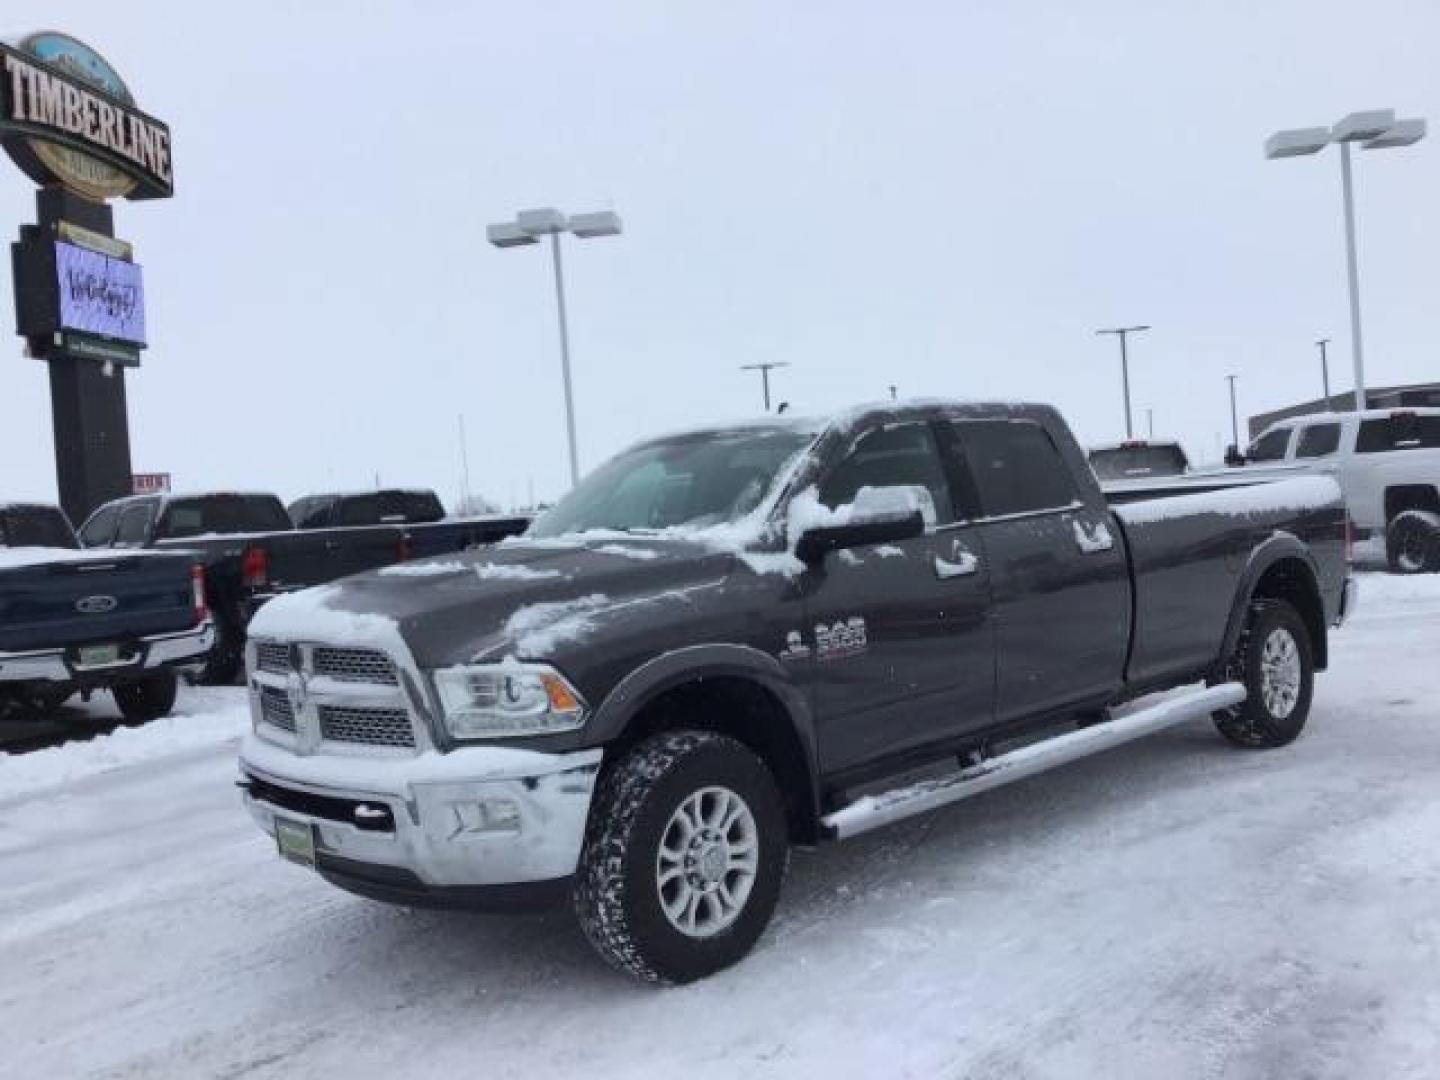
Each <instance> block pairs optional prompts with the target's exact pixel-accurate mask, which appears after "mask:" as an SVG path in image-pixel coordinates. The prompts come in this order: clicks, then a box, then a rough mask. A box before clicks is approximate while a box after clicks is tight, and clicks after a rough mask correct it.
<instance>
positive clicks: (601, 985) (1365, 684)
mask: <svg viewBox="0 0 1440 1080" xmlns="http://www.w3.org/2000/svg"><path fill="white" fill-rule="evenodd" d="M1364 589H1365V591H1364V596H1363V603H1362V608H1361V612H1360V614H1359V616H1358V617H1357V618H1356V619H1355V620H1354V621H1353V622H1352V623H1351V624H1350V625H1349V626H1347V627H1346V628H1345V629H1344V630H1342V631H1341V632H1339V633H1338V634H1337V635H1336V636H1335V637H1334V639H1333V652H1334V656H1333V668H1332V671H1331V672H1330V673H1329V674H1328V675H1325V676H1323V677H1322V679H1321V682H1320V684H1319V687H1318V690H1317V694H1316V706H1315V710H1314V713H1313V715H1312V718H1311V726H1310V729H1309V730H1308V731H1307V732H1306V734H1305V736H1304V737H1303V738H1302V739H1301V740H1300V741H1299V742H1298V743H1297V744H1296V745H1295V746H1293V747H1291V748H1289V749H1287V750H1282V751H1277V752H1273V753H1244V752H1240V751H1236V750H1232V749H1230V748H1229V747H1228V746H1226V745H1225V744H1224V743H1222V742H1221V741H1220V740H1219V738H1218V737H1217V736H1215V735H1214V734H1213V732H1212V731H1211V730H1210V728H1209V726H1208V724H1206V723H1203V722H1202V723H1195V724H1193V725H1189V726H1186V727H1183V728H1181V729H1179V730H1176V731H1172V732H1169V733H1166V734H1163V735H1159V736H1156V737H1153V738H1150V739H1147V740H1144V741H1142V742H1140V743H1136V744H1133V745H1131V746H1128V747H1125V748H1122V749H1120V750H1117V751H1113V752H1111V753H1110V754H1108V755H1105V756H1102V757H1097V758H1093V759H1090V760H1088V761H1084V762H1080V763H1078V764H1075V765H1071V766H1069V767H1067V768H1065V769H1062V770H1059V771H1057V772H1053V773H1050V774H1048V775H1044V776H1040V777H1037V778H1035V779H1032V780H1029V781H1026V782H1023V783H1021V784H1017V785H1015V786H1014V787H1011V788H1006V789H1003V790H1001V791H998V792H994V793H991V794H989V795H985V796H982V797H980V798H977V799H975V800H973V801H971V802H967V803H963V804H961V805H959V806H957V807H954V808H952V809H950V810H948V811H941V812H939V813H937V814H934V815H931V816H929V817H926V818H922V819H916V820H912V821H910V822H907V823H905V824H903V825H899V826H896V827H894V828H891V829H889V830H885V831H882V832H880V833H878V834H874V835H871V836H867V837H865V838H862V839H860V840H857V841H854V842H852V843H850V844H847V845H841V846H835V847H830V848H827V849H824V850H821V851H818V852H812V853H798V854H797V855H796V857H795V859H794V861H793V863H792V872H791V876H790V879H789V881H788V883H787V886H786V890H785V894H784V896H783V898H782V901H781V908H780V911H779V914H778V918H777V921H776V924H775V925H774V926H773V927H772V929H771V931H770V932H769V933H768V934H767V935H766V937H765V938H764V939H763V940H762V942H761V945H760V948H759V950H758V951H757V953H756V954H755V955H754V956H752V957H751V958H750V959H749V960H748V961H746V962H745V963H743V964H742V965H740V966H739V967H738V968H735V969H733V970H731V971H728V972H725V973H723V974H721V975H720V976H718V977H715V978H712V979H710V980H709V981H707V982H704V983H701V984H698V985H695V986H691V987H687V988H683V989H679V990H671V991H656V990H652V989H648V988H645V987H642V986H639V985H637V984H633V983H631V982H629V981H627V980H626V979H624V978H622V977H620V976H618V975H615V974H613V973H611V972H610V971H609V970H608V969H606V968H604V967H603V966H601V964H600V963H599V961H598V960H597V959H596V958H595V957H594V956H592V954H591V953H590V951H589V949H588V948H587V946H586V945H585V943H584V941H583V939H582V937H581V935H580V933H579V931H578V930H576V929H575V927H574V926H573V925H572V924H571V922H570V920H569V919H568V918H567V917H566V916H565V914H564V913H563V912H556V913H554V914H552V915H547V916H543V917H538V918H534V917H532V918H500V917H487V916H472V915H463V914H444V913H431V912H412V911H405V910H399V909H394V908H388V907H385V906H382V905H378V904H373V903H370V902H368V901H365V900H361V899H357V898H353V897H350V896H347V895H345V894H343V893H340V892H337V891H336V890H334V889H332V888H330V887H329V886H327V885H325V884H324V883H323V882H321V881H320V880H319V879H317V878H315V877H312V876H311V875H309V874H308V873H306V872H305V871H303V870H300V869H298V868H295V867H293V866H290V865H288V864H285V863H282V862H280V861H279V860H278V859H277V858H276V857H275V855H274V852H273V850H272V847H271V844H270V842H269V841H268V840H267V839H266V838H265V837H263V836H261V835H260V834H259V833H258V832H257V831H256V830H255V829H254V828H253V827H252V825H251V823H250V821H249V820H248V818H246V817H245V816H244V814H243V812H242V811H241V809H240V806H239V801H238V798H237V796H236V794H235V792H234V790H233V788H232V787H231V786H230V785H231V781H232V780H233V778H234V763H233V745H232V743H231V742H229V741H225V740H226V734H227V732H226V727H227V725H233V724H234V723H235V722H236V719H237V717H238V716H239V715H240V714H239V713H238V712H236V711H235V706H238V704H239V697H240V692H239V691H238V690H236V691H224V692H221V697H220V698H212V699H210V704H209V707H210V708H211V715H209V716H208V717H202V716H190V717H186V718H182V719H181V720H178V721H175V722H173V723H172V724H170V725H169V726H167V727H154V728H152V729H145V730H143V731H138V732H136V731H125V732H121V733H119V734H118V735H117V736H114V737H111V738H113V739H114V740H116V741H115V742H114V743H113V747H114V752H113V753H111V752H110V751H107V750H105V749H101V748H97V747H104V746H106V745H108V744H107V740H106V739H103V738H102V739H97V740H95V741H94V742H92V743H89V744H83V745H78V746H75V747H70V748H66V749H65V750H61V751H42V752H41V753H45V754H51V753H53V754H54V755H55V757H54V758H52V759H48V761H49V763H48V764H46V765H44V766H32V765H28V764H27V762H26V757H15V758H10V759H0V1031H3V1032H4V1034H3V1035H0V1039H3V1045H0V1061H3V1062H4V1065H3V1067H0V1073H3V1074H4V1075H6V1076H16V1077H42V1076H43V1077H72V1076H74V1077H84V1076H125V1077H156V1076H170V1077H184V1078H187V1080H188V1078H194V1077H241V1076H243V1077H255V1078H263V1077H312V1076H323V1075H329V1076H350V1077H362V1076H384V1077H389V1078H398V1077H404V1078H407V1080H408V1078H412V1077H421V1078H423V1077H432V1076H433V1077H446V1078H449V1077H454V1076H485V1077H491V1078H496V1080H499V1078H503V1077H529V1078H533V1077H544V1076H572V1075H584V1076H586V1077H592V1078H601V1077H611V1076H642V1077H668V1076H685V1077H687V1078H696V1077H735V1076H746V1077H769V1076H799V1077H814V1076H827V1077H838V1078H844V1077H870V1076H874V1077H886V1078H891V1077H900V1076H924V1077H930V1076H943V1077H1014V1078H1032V1077H1033V1078H1042V1077H1045V1078H1049V1077H1055V1078H1061V1077H1065V1078H1068V1077H1089V1076H1100V1077H1105V1078H1107V1080H1113V1078H1125V1077H1166V1078H1175V1077H1220V1076H1225V1077H1235V1076H1240V1077H1245V1076H1277V1077H1299V1076H1307V1077H1331V1076H1333V1077H1345V1078H1347V1080H1348V1078H1353V1077H1386V1078H1393V1077H1406V1076H1413V1077H1433V1076H1435V1075H1437V1073H1440V671H1437V666H1436V658H1437V657H1440V577H1431V578H1420V579H1397V578H1390V577H1386V576H1383V575H1378V574H1367V575H1365V580H1364ZM222 700H224V701H228V702H229V704H228V705H227V704H221V701H222ZM240 722H241V723H243V720H241V721H240ZM187 724H190V725H193V727H195V728H197V729H198V728H201V727H203V728H205V729H206V730H205V731H203V732H199V733H197V732H190V733H189V734H188V735H186V736H182V735H181V732H183V731H184V730H185V728H186V726H187ZM192 736H194V738H192ZM217 740H219V741H217ZM29 756H31V757H33V756H35V755H29ZM67 756H74V757H76V759H77V762H78V763H77V764H76V765H75V766H74V767H73V768H72V767H70V766H67V765H61V764H58V762H60V760H61V759H62V758H65V757H67ZM31 770H33V772H32V771H31ZM102 770H103V771H102ZM42 774H43V775H42ZM7 777H8V780H7ZM60 781H63V786H62V785H60V784H59V783H58V782H60ZM7 787H8V790H10V791H11V792H14V793H17V794H13V795H9V796H7V795H6V794H5V791H6V790H7Z"/></svg>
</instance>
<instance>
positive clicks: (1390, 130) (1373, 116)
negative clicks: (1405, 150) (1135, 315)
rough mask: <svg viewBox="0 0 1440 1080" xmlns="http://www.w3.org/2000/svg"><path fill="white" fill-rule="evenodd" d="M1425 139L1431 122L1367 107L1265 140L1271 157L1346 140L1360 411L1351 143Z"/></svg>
mask: <svg viewBox="0 0 1440 1080" xmlns="http://www.w3.org/2000/svg"><path fill="white" fill-rule="evenodd" d="M1424 137H1425V121H1424V120H1423V119H1420V118H1418V117H1415V118H1409V119H1405V120H1397V119H1396V118H1395V110H1394V109H1367V110H1364V111H1363V112H1353V113H1350V114H1349V115H1348V116H1345V117H1342V118H1341V119H1340V120H1338V121H1336V122H1335V123H1334V124H1332V125H1331V126H1330V127H1329V128H1322V127H1311V128H1287V129H1286V130H1284V131H1277V132H1275V133H1274V134H1273V135H1271V136H1270V137H1269V138H1267V139H1266V140H1265V156H1266V157H1267V158H1271V159H1274V158H1286V157H1303V156H1306V155H1309V154H1318V153H1319V152H1320V151H1321V150H1323V149H1325V147H1327V146H1329V145H1330V144H1331V143H1339V144H1340V188H1341V201H1342V204H1343V205H1342V210H1343V214H1344V220H1345V272H1346V280H1347V283H1348V286H1349V292H1350V351H1351V354H1352V357H1353V359H1354V361H1355V409H1356V411H1357V412H1358V411H1361V410H1363V409H1364V408H1365V346H1364V341H1363V335H1362V333H1361V329H1360V270H1359V265H1358V260H1357V258H1356V255H1355V191H1354V184H1353V182H1352V179H1351V175H1350V145H1351V143H1357V142H1358V143H1359V144H1360V145H1361V148H1362V149H1365V150H1392V149H1395V148H1397V147H1402V146H1413V145H1414V144H1415V143H1417V142H1419V141H1420V140H1421V139H1423V138H1424Z"/></svg>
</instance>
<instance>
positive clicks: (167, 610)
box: [0, 503, 215, 722]
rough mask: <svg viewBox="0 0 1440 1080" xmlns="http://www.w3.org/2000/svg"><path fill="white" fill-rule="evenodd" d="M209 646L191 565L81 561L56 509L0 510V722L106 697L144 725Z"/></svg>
mask: <svg viewBox="0 0 1440 1080" xmlns="http://www.w3.org/2000/svg"><path fill="white" fill-rule="evenodd" d="M214 641H215V630H214V625H213V623H212V622H211V619H210V614H209V611H208V609H207V606H206V602H205V582H204V577H203V575H202V573H201V568H200V566H199V564H198V563H197V562H196V561H195V559H194V557H192V556H191V555H189V554H186V553H160V552H149V551H139V552H104V551H102V552H93V551H84V550H81V549H80V545H79V543H78V542H77V541H76V539H75V533H74V530H73V529H71V527H70V522H69V520H68V519H67V518H66V517H65V515H64V513H62V512H61V511H60V510H59V509H57V508H55V507H53V506H45V505H41V504H34V503H0V711H4V712H5V713H7V714H9V715H12V716H19V717H20V718H25V719H33V718H42V717H44V716H46V715H48V714H50V713H52V712H53V711H54V710H55V709H57V708H59V706H60V705H61V704H63V703H64V702H65V700H66V699H67V698H69V697H70V696H71V695H72V694H74V693H76V692H79V693H81V694H83V695H84V696H86V697H89V696H90V695H91V694H92V693H94V692H95V691H97V690H108V691H110V692H111V693H112V694H113V695H114V697H115V702H116V704H117V705H118V706H119V708H120V712H121V714H122V715H123V716H124V717H125V718H126V719H127V720H130V721H132V722H139V721H145V720H152V719H155V718H156V717H159V716H163V715H165V714H166V713H168V712H169V711H170V709H171V708H172V707H173V705H174V703H175V693H176V673H177V671H179V670H182V669H186V668H192V667H196V666H198V665H200V664H202V663H203V661H204V659H205V656H206V654H207V653H208V652H209V651H210V649H211V647H212V646H213V645H214Z"/></svg>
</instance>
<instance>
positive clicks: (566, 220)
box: [485, 208, 620, 487]
mask: <svg viewBox="0 0 1440 1080" xmlns="http://www.w3.org/2000/svg"><path fill="white" fill-rule="evenodd" d="M565 232H568V233H572V234H574V235H575V236H578V237H579V238H580V239H581V240H590V239H592V238H594V237H597V236H618V235H619V234H620V215H619V214H617V213H615V211H613V210H597V211H594V212H593V213H588V214H571V215H570V216H569V217H566V216H565V215H564V214H562V213H561V212H560V211H559V210H555V209H553V208H546V209H542V210H522V211H520V213H519V214H517V215H516V216H515V220H514V221H500V222H496V223H494V224H492V225H487V226H486V227H485V238H486V239H487V240H489V241H490V243H492V244H494V245H495V246H496V247H498V248H509V247H524V246H526V245H529V244H538V243H539V242H540V238H541V237H542V236H548V237H550V255H551V259H552V261H553V263H554V266H555V311H556V316H557V318H558V320H559V323H560V374H561V376H562V378H563V380H564V383H565V432H566V435H567V436H568V437H569V443H570V486H571V487H574V486H575V485H576V484H578V483H579V482H580V452H579V450H578V449H576V446H575V395H574V391H573V389H572V388H571V385H570V328H569V325H568V322H567V320H566V318H565V272H564V268H563V266H562V265H561V262H560V234H561V233H565Z"/></svg>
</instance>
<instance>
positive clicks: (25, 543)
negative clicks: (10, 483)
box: [0, 506, 80, 548]
mask: <svg viewBox="0 0 1440 1080" xmlns="http://www.w3.org/2000/svg"><path fill="white" fill-rule="evenodd" d="M79 546H80V545H79V543H78V542H77V541H76V539H75V533H74V531H73V530H72V529H71V528H70V523H69V522H68V521H66V520H65V517H64V515H63V514H61V513H60V511H59V510H52V509H50V508H49V507H44V506H34V507H28V506H27V507H11V508H10V509H8V510H7V509H0V547H52V548H73V547H79Z"/></svg>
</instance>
